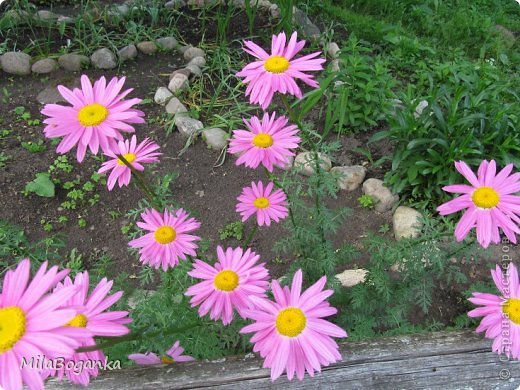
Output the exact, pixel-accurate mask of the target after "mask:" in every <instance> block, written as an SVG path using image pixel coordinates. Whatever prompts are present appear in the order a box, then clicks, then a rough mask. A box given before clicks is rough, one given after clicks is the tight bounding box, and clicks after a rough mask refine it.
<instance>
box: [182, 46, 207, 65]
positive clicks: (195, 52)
mask: <svg viewBox="0 0 520 390" xmlns="http://www.w3.org/2000/svg"><path fill="white" fill-rule="evenodd" d="M182 54H183V55H184V59H185V60H186V61H188V62H189V61H191V60H192V59H194V58H195V57H205V56H206V53H204V50H202V49H200V48H198V47H188V48H187V49H186V51H184V53H182Z"/></svg>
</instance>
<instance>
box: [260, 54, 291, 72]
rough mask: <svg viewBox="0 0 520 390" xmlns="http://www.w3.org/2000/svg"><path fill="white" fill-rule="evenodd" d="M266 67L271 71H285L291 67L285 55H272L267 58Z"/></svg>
mask: <svg viewBox="0 0 520 390" xmlns="http://www.w3.org/2000/svg"><path fill="white" fill-rule="evenodd" d="M264 68H265V70H267V71H268V72H271V73H283V72H285V71H286V70H287V69H289V61H288V60H287V58H285V57H281V56H272V57H269V58H268V59H267V60H265V63H264Z"/></svg>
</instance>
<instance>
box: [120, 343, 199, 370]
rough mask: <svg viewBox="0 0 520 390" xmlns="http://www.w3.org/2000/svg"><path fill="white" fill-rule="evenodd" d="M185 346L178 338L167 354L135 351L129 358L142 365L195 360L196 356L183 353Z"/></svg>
mask: <svg viewBox="0 0 520 390" xmlns="http://www.w3.org/2000/svg"><path fill="white" fill-rule="evenodd" d="M183 352H184V348H182V347H181V346H180V345H179V341H178V340H177V341H176V342H175V343H174V344H173V345H172V347H171V348H170V349H169V350H168V351H166V355H167V356H161V357H159V356H157V355H156V354H155V353H153V352H147V353H144V354H143V353H133V354H131V355H128V359H130V360H133V361H134V362H136V363H137V364H140V365H150V364H172V363H182V362H193V361H195V359H194V358H192V357H191V356H187V355H183V354H182V353H183Z"/></svg>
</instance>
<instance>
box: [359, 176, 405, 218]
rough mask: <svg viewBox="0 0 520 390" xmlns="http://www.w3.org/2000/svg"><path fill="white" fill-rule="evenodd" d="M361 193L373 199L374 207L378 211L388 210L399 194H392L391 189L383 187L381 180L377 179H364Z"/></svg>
mask: <svg viewBox="0 0 520 390" xmlns="http://www.w3.org/2000/svg"><path fill="white" fill-rule="evenodd" d="M363 193H364V194H365V195H369V196H371V197H372V198H373V199H374V200H375V202H376V203H375V206H374V208H375V209H376V211H377V212H380V213H384V212H385V211H388V210H390V209H391V208H392V207H393V206H394V205H395V204H396V203H397V202H398V201H399V196H397V195H394V194H392V191H390V189H388V188H387V187H385V185H384V184H383V181H382V180H379V179H373V178H372V179H368V180H365V182H364V183H363Z"/></svg>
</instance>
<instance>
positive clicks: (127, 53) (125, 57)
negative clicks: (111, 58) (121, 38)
mask: <svg viewBox="0 0 520 390" xmlns="http://www.w3.org/2000/svg"><path fill="white" fill-rule="evenodd" d="M117 56H118V57H119V61H121V62H125V61H129V60H133V59H134V58H135V57H137V47H135V45H134V44H130V45H127V46H125V47H123V48H121V49H119V50H118V52H117Z"/></svg>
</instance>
